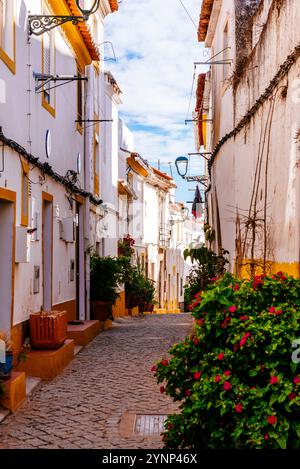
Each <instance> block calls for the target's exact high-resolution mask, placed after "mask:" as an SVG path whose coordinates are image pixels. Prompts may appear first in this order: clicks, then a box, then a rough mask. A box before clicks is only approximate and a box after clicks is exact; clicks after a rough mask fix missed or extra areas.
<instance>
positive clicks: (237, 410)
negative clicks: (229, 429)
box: [235, 404, 243, 414]
mask: <svg viewBox="0 0 300 469" xmlns="http://www.w3.org/2000/svg"><path fill="white" fill-rule="evenodd" d="M235 411H236V413H237V414H241V413H242V412H243V405H242V404H236V406H235Z"/></svg>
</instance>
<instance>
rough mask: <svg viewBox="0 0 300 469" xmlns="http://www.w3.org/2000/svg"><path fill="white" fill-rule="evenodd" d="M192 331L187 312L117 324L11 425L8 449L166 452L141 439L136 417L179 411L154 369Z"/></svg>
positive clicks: (6, 432) (2, 438)
mask: <svg viewBox="0 0 300 469" xmlns="http://www.w3.org/2000/svg"><path fill="white" fill-rule="evenodd" d="M191 327H192V319H191V316H190V315H187V314H178V315H164V316H163V315H157V316H146V317H144V318H128V319H127V318H125V319H120V320H118V321H115V323H114V327H113V329H111V330H109V331H105V332H102V333H100V335H99V336H98V337H97V338H96V339H95V340H94V341H93V342H92V343H91V344H90V345H89V346H88V347H86V348H85V349H82V350H81V352H80V353H79V354H78V355H77V356H76V358H75V359H74V360H73V361H72V363H71V364H70V365H69V366H68V368H66V369H65V371H64V372H63V373H62V374H61V375H60V376H59V377H57V378H56V379H54V380H53V381H51V382H44V383H42V384H41V385H40V386H39V387H38V388H37V389H36V390H35V391H34V392H33V393H32V394H31V395H30V397H29V398H28V400H27V401H26V402H25V404H23V406H22V407H21V408H20V409H19V410H18V411H17V412H16V413H15V414H14V415H11V416H9V417H8V418H7V419H6V420H4V422H3V423H2V424H1V425H0V442H1V443H0V448H74V449H75V448H109V449H110V448H134V449H138V448H159V447H162V442H161V438H160V437H144V436H141V435H136V434H134V428H133V427H134V425H133V422H134V416H135V414H136V413H137V414H167V413H169V412H170V411H172V409H173V410H175V409H176V407H174V405H173V404H172V401H171V400H170V399H169V398H168V397H166V396H165V395H161V394H160V392H159V387H158V386H157V384H156V381H155V379H154V377H153V376H152V373H151V372H150V371H149V370H150V367H151V365H152V364H153V363H154V362H155V361H156V360H157V359H159V358H161V357H162V356H165V357H166V356H167V355H166V352H167V350H168V349H169V347H170V346H171V345H172V344H173V343H175V342H178V341H179V340H181V339H183V338H184V337H185V335H187V334H189V333H190V331H191Z"/></svg>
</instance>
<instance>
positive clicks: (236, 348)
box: [233, 344, 240, 352]
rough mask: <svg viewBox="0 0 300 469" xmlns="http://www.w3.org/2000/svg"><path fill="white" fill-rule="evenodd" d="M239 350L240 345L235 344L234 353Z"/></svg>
mask: <svg viewBox="0 0 300 469" xmlns="http://www.w3.org/2000/svg"><path fill="white" fill-rule="evenodd" d="M239 348H240V346H239V344H234V346H233V351H234V352H237V351H238V349H239Z"/></svg>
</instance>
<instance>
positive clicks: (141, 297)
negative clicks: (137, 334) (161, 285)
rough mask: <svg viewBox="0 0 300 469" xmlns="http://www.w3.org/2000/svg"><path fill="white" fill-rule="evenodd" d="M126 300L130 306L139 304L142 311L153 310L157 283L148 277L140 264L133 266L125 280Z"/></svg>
mask: <svg viewBox="0 0 300 469" xmlns="http://www.w3.org/2000/svg"><path fill="white" fill-rule="evenodd" d="M125 292H126V301H127V305H128V307H129V308H132V307H135V306H138V307H139V311H140V313H143V312H144V311H152V310H153V307H154V295H155V284H154V282H153V280H151V279H149V278H147V277H146V275H145V274H144V273H143V271H142V269H141V267H140V265H137V266H132V267H131V272H130V273H129V275H127V277H126V282H125Z"/></svg>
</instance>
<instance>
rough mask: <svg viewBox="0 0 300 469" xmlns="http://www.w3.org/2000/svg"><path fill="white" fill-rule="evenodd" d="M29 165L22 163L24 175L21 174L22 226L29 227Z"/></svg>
mask: <svg viewBox="0 0 300 469" xmlns="http://www.w3.org/2000/svg"><path fill="white" fill-rule="evenodd" d="M28 174H29V164H28V162H27V161H22V173H21V225H22V226H28V219H29V180H28ZM24 175H25V181H26V182H25V184H26V211H25V207H24V200H23V195H24Z"/></svg>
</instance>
